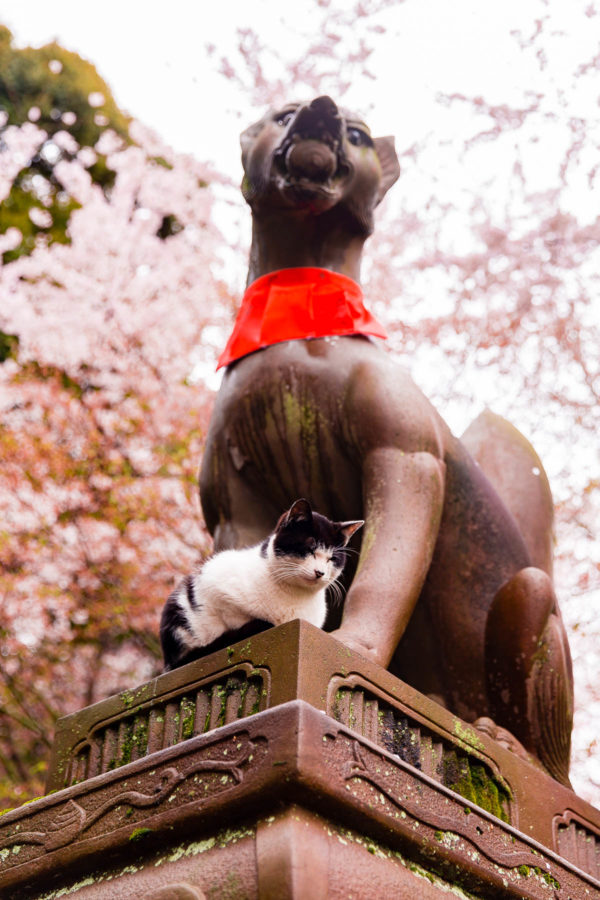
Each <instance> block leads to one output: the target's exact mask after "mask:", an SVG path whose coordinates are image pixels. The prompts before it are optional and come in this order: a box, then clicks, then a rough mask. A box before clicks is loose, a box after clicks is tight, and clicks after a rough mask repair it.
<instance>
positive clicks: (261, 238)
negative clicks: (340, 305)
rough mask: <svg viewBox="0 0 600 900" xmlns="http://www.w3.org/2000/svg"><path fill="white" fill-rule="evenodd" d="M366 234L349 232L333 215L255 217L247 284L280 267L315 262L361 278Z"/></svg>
mask: <svg viewBox="0 0 600 900" xmlns="http://www.w3.org/2000/svg"><path fill="white" fill-rule="evenodd" d="M365 239H366V235H363V234H349V233H348V228H347V227H342V226H341V225H340V224H339V223H336V221H335V218H334V217H333V216H330V215H327V214H323V215H320V216H310V215H304V216H300V215H299V214H292V213H287V214H286V215H285V216H280V215H271V216H261V217H260V218H259V217H257V216H256V215H254V216H253V217H252V246H251V248H250V264H249V271H248V284H251V283H252V282H253V281H256V279H257V278H260V277H261V275H268V274H269V273H270V272H275V271H277V270H278V269H290V268H296V267H300V266H316V267H318V268H321V269H329V270H330V271H332V272H339V273H340V274H342V275H347V276H348V277H349V278H352V279H353V280H354V281H356V282H360V262H361V256H362V249H363V244H364V242H365Z"/></svg>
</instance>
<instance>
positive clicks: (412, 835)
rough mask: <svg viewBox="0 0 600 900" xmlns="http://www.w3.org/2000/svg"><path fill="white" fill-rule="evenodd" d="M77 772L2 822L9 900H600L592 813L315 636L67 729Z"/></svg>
mask: <svg viewBox="0 0 600 900" xmlns="http://www.w3.org/2000/svg"><path fill="white" fill-rule="evenodd" d="M315 660H318V661H319V662H318V665H316V664H315ZM186 670H187V671H186ZM240 672H242V673H245V674H244V677H243V678H242V676H241V675H240V674H239V673H240ZM236 673H237V674H236ZM228 679H233V680H232V681H228ZM253 679H254V681H253ZM257 679H260V684H261V685H262V687H261V688H260V690H259V689H258V687H257V684H258V683H259V682H258V681H257ZM228 684H229V687H227V685H228ZM252 684H253V685H254V687H253V689H252V690H251V688H250V686H249V685H252ZM215 685H217V686H219V685H220V686H221V688H220V693H219V690H217V688H216V687H215ZM276 686H277V687H276ZM285 690H289V692H290V693H292V694H296V695H297V696H300V697H301V698H303V699H293V698H292V699H288V700H287V702H286V699H285V698H284V697H282V693H284V692H285ZM315 692H316V693H315ZM307 694H309V695H310V697H309V698H308V699H309V700H311V701H312V702H306V695H307ZM275 697H276V698H277V701H278V702H277V703H275V704H273V703H272V700H273V698H275ZM251 701H252V702H251ZM373 704H375V705H373ZM257 705H258V706H259V707H260V706H261V705H262V706H263V707H264V708H263V709H262V710H260V711H258V712H255V711H253V710H254V709H255V708H256V706H257ZM317 706H321V707H322V709H318V708H315V707H317ZM192 713H193V714H192ZM161 718H162V721H159V720H160V719H161ZM219 718H221V719H227V718H229V721H228V722H227V724H222V725H219V724H217V727H216V728H211V729H210V730H207V731H204V726H207V725H208V726H210V725H211V723H212V722H213V720H215V722H216V723H218V721H219ZM144 722H145V723H146V726H145V728H144V727H143V723H144ZM200 726H202V731H201V733H196V734H194V732H195V731H200V730H201V729H200ZM159 734H160V735H162V738H161V741H162V746H161V747H160V748H157V749H153V745H152V741H155V742H158V737H157V735H159ZM165 735H167V737H168V738H169V743H170V745H166V744H167V742H166V741H165ZM136 736H137V738H136ZM107 748H108V749H107ZM109 750H110V753H109ZM134 756H137V758H133V757H134ZM82 759H84V760H85V761H86V763H85V764H86V766H88V767H89V766H91V765H92V763H93V764H94V765H97V766H99V768H100V769H101V771H99V772H98V773H97V774H92V773H90V775H89V777H87V778H86V777H85V775H86V772H85V771H84V770H83V764H82V763H81V760H82ZM94 760H96V762H94ZM77 772H79V773H80V774H83V775H84V780H83V781H81V782H79V783H73V784H71V785H70V786H68V787H64V788H62V789H59V790H58V791H57V792H56V793H53V794H50V795H48V796H47V797H45V798H43V799H41V800H38V801H35V802H34V803H31V804H29V805H27V806H24V807H21V808H20V809H17V810H13V811H12V812H10V813H7V814H6V815H4V816H3V817H1V818H0V896H1V897H7V898H15V897H18V898H19V900H21V898H23V900H26V898H32V897H36V898H47V900H51V898H56V900H58V898H59V897H64V896H74V897H76V898H82V900H92V898H110V900H112V898H115V900H118V898H121V897H122V898H124V900H125V898H127V900H129V898H132V897H140V898H141V897H143V898H148V900H194V898H196V900H198V898H202V897H206V898H273V900H285V898H288V897H289V898H305V897H306V898H310V900H320V898H323V900H325V898H336V897H339V898H344V900H348V898H352V897H354V898H357V900H359V898H360V900H362V898H364V900H369V898H374V900H375V898H377V900H379V898H381V897H383V896H393V897H395V898H396V897H398V898H404V897H406V898H409V897H410V900H414V898H424V900H429V898H434V897H438V896H440V897H441V896H442V895H443V894H446V896H447V892H448V889H449V888H452V890H453V891H454V893H455V895H456V894H457V895H458V896H465V897H470V896H476V897H485V898H491V897H527V898H553V900H569V898H570V900H583V898H600V881H598V880H597V877H598V874H599V872H600V858H599V854H598V846H599V844H600V841H599V840H598V836H599V835H600V827H599V825H600V813H598V811H597V810H595V809H594V808H593V807H591V806H589V804H585V803H584V802H583V801H581V800H580V799H579V798H577V797H576V796H575V795H574V794H573V793H572V792H571V791H568V790H567V789H566V788H563V787H561V786H560V785H557V784H556V782H554V781H553V780H552V779H551V778H549V777H548V776H547V775H545V774H544V773H542V772H540V771H539V770H538V769H535V768H533V767H532V766H530V765H529V764H528V763H527V762H524V761H523V760H521V759H518V758H517V757H515V756H514V754H511V753H510V752H509V751H508V750H506V749H504V748H502V747H500V746H499V745H497V744H495V743H494V742H493V741H491V740H490V739H489V738H488V737H487V736H486V735H478V734H477V733H476V732H474V731H473V729H472V728H470V727H469V726H467V725H466V724H465V723H462V722H460V720H458V719H456V718H455V717H453V716H451V715H450V714H449V713H448V712H447V711H446V710H443V709H441V708H440V707H438V706H437V705H436V704H434V703H432V701H430V700H427V699H426V698H424V697H421V696H420V695H418V694H416V692H414V691H411V689H410V688H408V687H407V686H406V685H404V684H402V683H401V682H399V681H397V679H394V678H392V677H391V676H389V674H388V673H386V672H383V671H382V670H380V669H378V668H377V667H375V666H371V665H370V664H368V663H367V662H366V661H365V660H363V659H362V658H361V657H359V656H356V655H354V654H349V652H348V651H347V650H346V648H343V647H341V645H339V644H338V643H337V642H336V641H334V640H333V639H332V638H330V637H329V636H328V635H325V634H323V633H322V632H319V631H318V630H316V629H313V628H311V627H310V626H307V625H305V624H304V623H291V624H290V625H288V626H284V627H282V628H281V629H273V630H272V631H271V632H266V633H265V634H263V635H259V636H257V637H256V638H253V639H252V641H251V642H248V644H247V646H246V645H245V646H244V647H240V646H239V645H238V647H236V648H234V649H233V650H231V649H230V650H229V651H223V652H222V653H219V654H214V655H213V656H212V657H210V658H207V659H206V660H201V661H198V662H196V663H192V664H190V666H187V667H185V668H184V669H180V670H178V671H177V672H172V673H169V674H168V675H165V676H161V677H160V678H159V679H156V680H155V681H154V682H151V683H150V685H146V686H142V688H140V689H139V690H138V691H136V692H135V693H133V694H131V695H126V696H121V697H120V698H110V699H109V700H107V701H103V702H102V703H100V704H96V705H95V706H94V707H90V708H89V709H87V710H83V711H82V712H81V713H79V714H76V715H75V716H72V717H68V719H67V720H63V723H62V724H61V726H60V728H59V735H58V738H57V752H56V755H55V767H54V771H53V773H52V776H51V777H52V778H53V779H55V781H56V780H57V779H59V778H63V779H65V780H67V781H68V780H69V779H70V780H73V781H77V778H72V774H73V773H77ZM486 807H488V808H486ZM524 825H525V827H524ZM564 848H566V849H567V850H568V851H569V852H570V853H571V856H570V857H569V858H568V859H567V858H565V856H567V854H566V853H565V851H564ZM584 869H587V872H586V871H583V870H584Z"/></svg>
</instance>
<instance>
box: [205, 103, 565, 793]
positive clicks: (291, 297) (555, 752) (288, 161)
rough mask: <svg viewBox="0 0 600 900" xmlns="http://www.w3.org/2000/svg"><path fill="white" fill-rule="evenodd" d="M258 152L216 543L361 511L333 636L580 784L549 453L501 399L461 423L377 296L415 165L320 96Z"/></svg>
mask: <svg viewBox="0 0 600 900" xmlns="http://www.w3.org/2000/svg"><path fill="white" fill-rule="evenodd" d="M242 161H243V166H244V170H245V175H244V180H243V185H242V190H243V194H244V197H245V199H246V201H247V202H248V204H249V205H250V208H251V210H252V223H253V232H252V247H251V251H250V270H249V276H248V284H249V286H250V288H249V292H250V298H249V302H248V303H246V302H245V304H244V305H243V307H242V310H241V312H240V317H239V318H238V323H237V325H236V330H234V335H233V336H232V339H231V341H230V346H229V347H228V350H227V351H226V353H225V354H224V357H223V359H222V362H223V363H224V364H227V369H226V371H225V375H224V378H223V382H222V386H221V389H220V392H219V394H218V397H217V401H216V406H215V410H214V413H213V417H212V421H211V425H210V429H209V434H208V438H207V444H206V450H205V454H204V458H203V463H202V470H201V475H200V489H201V500H202V507H203V511H204V515H205V518H206V523H207V525H208V528H209V530H210V531H211V533H212V534H213V535H214V540H215V547H216V549H217V550H223V549H226V548H229V547H243V546H248V545H251V544H253V543H256V542H257V541H259V540H262V539H263V538H264V536H265V535H266V534H268V532H269V530H270V527H271V524H272V521H273V520H274V519H275V518H276V517H277V515H278V513H279V511H280V510H281V509H283V508H285V507H286V506H287V505H289V503H290V502H291V501H292V500H293V499H294V498H295V497H299V496H304V497H309V498H310V499H311V502H312V503H314V505H315V506H316V508H318V509H319V510H322V512H323V513H324V514H326V515H327V516H329V517H331V518H332V519H335V520H346V519H356V518H358V517H360V518H362V519H364V520H365V525H364V528H363V530H362V541H361V548H360V554H359V557H358V561H357V564H356V565H355V566H354V570H355V571H351V572H350V576H349V577H348V578H347V584H348V593H347V597H346V601H345V605H344V609H343V616H342V618H341V622H340V621H339V617H338V621H337V622H336V621H333V620H332V621H331V622H330V627H331V628H333V636H334V637H336V638H338V639H339V640H341V641H343V642H345V643H346V644H347V645H348V646H350V647H352V648H353V649H355V650H357V651H359V652H361V653H362V654H363V655H365V656H366V657H368V658H370V659H371V660H374V661H375V662H377V663H379V664H380V665H382V666H385V667H387V668H388V669H389V670H390V671H391V672H393V673H394V674H396V675H398V676H399V677H400V678H402V679H404V680H405V681H406V682H408V683H409V684H411V685H412V686H414V687H415V688H417V689H418V690H420V691H422V692H423V693H425V694H428V695H430V696H433V697H434V698H435V699H436V700H438V702H440V703H443V704H444V705H445V706H446V707H447V708H448V709H449V710H451V711H452V712H454V713H455V714H457V715H459V716H461V717H462V718H463V719H465V720H466V721H468V722H475V723H477V720H479V719H482V720H483V722H482V723H481V727H484V728H491V733H493V734H496V736H498V735H500V734H501V733H502V730H504V729H505V730H507V731H509V732H510V733H511V735H513V736H515V737H516V738H517V739H518V740H517V741H513V742H512V748H513V749H516V750H517V752H521V753H525V752H526V754H527V755H528V757H529V758H530V760H532V761H533V762H534V763H536V764H541V765H542V766H543V767H544V768H545V769H546V771H547V772H549V773H550V774H551V775H552V776H553V777H555V778H556V779H557V780H559V781H560V782H562V783H563V784H566V785H569V780H568V768H569V752H570V735H571V728H572V708H573V698H572V674H571V662H570V655H569V649H568V644H567V640H566V635H565V631H564V628H563V624H562V620H561V618H560V613H559V610H558V607H557V602H556V597H555V594H554V590H553V587H552V581H551V530H552V504H551V498H550V493H549V489H548V485H547V480H546V478H545V475H544V472H543V469H542V468H541V463H540V462H539V459H538V458H537V456H536V455H535V453H534V451H533V449H532V448H531V447H530V445H529V444H528V443H527V442H526V441H525V439H524V438H523V437H522V436H521V435H520V434H519V433H518V432H517V431H516V429H513V428H512V426H509V425H508V423H506V422H504V420H501V419H500V418H499V417H495V416H493V415H492V414H490V413H488V414H483V415H482V416H481V417H480V418H479V419H478V420H477V421H476V423H474V425H473V426H471V428H470V429H469V430H468V431H467V433H466V434H465V435H463V439H462V440H458V439H457V438H456V437H454V436H453V435H452V433H451V432H450V430H449V428H448V427H447V425H446V424H445V422H444V420H443V419H442V418H441V417H440V415H439V414H438V413H437V412H436V410H435V409H434V408H433V407H432V405H431V404H430V403H429V402H428V400H427V399H426V398H425V397H424V395H423V394H422V393H421V391H420V390H419V389H418V387H417V386H416V385H415V384H414V383H413V381H412V380H411V378H410V377H409V376H408V374H406V372H405V371H404V370H403V369H401V368H400V367H399V366H398V365H397V364H395V363H394V361H393V360H392V359H391V357H390V356H389V355H387V354H386V353H385V352H384V351H383V350H382V349H381V347H380V346H378V345H377V344H376V343H375V342H374V341H373V340H372V338H371V335H374V334H380V333H381V332H380V327H379V326H378V324H377V323H376V322H375V320H374V319H373V318H372V317H371V316H369V314H368V313H367V312H366V310H365V309H364V307H362V299H361V293H360V288H359V287H358V284H357V282H358V280H359V268H360V259H361V253H362V247H363V244H364V241H365V240H366V238H367V237H368V236H369V234H370V233H371V231H372V229H373V212H374V208H375V206H376V205H377V203H378V202H379V201H380V200H381V199H382V197H383V195H384V194H385V192H386V191H387V189H388V188H389V187H390V186H391V185H392V184H393V183H394V181H395V180H396V179H397V177H398V175H399V165H398V160H397V157H396V153H395V150H394V143H393V139H392V138H376V139H373V138H372V137H371V135H370V132H369V129H368V128H367V126H366V125H365V124H364V122H362V121H361V119H360V118H359V117H358V116H356V115H355V114H354V113H352V112H349V111H347V110H342V109H339V108H338V107H337V106H336V105H335V103H334V102H333V101H332V100H331V99H330V98H329V97H318V98H317V99H315V100H313V101H312V102H310V103H291V104H289V105H286V106H284V107H283V108H282V109H277V110H274V111H271V112H269V113H268V114H267V115H265V116H264V118H262V119H261V120H260V121H259V122H257V123H256V124H255V125H253V126H251V127H250V128H249V129H248V130H247V131H245V132H244V134H243V135H242ZM247 293H248V292H247ZM351 568H352V567H351V566H348V569H349V570H350V569H351ZM336 626H337V627H336ZM489 719H492V720H493V722H492V723H490V722H489ZM494 723H495V725H494ZM494 729H499V730H494ZM511 735H504V738H505V739H506V740H508V741H509V742H510V740H511ZM519 742H520V744H521V745H522V746H521V747H519ZM523 748H525V749H524V750H523Z"/></svg>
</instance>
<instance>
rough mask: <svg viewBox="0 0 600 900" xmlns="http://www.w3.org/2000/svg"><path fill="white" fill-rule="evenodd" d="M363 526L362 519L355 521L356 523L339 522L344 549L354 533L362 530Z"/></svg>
mask: <svg viewBox="0 0 600 900" xmlns="http://www.w3.org/2000/svg"><path fill="white" fill-rule="evenodd" d="M364 524H365V521H364V519H357V520H356V522H339V523H338V525H339V529H340V531H341V532H342V534H343V535H344V547H345V546H346V544H347V543H348V541H349V540H350V538H351V537H352V535H353V534H354V532H355V531H358V529H359V528H362V527H363V525H364Z"/></svg>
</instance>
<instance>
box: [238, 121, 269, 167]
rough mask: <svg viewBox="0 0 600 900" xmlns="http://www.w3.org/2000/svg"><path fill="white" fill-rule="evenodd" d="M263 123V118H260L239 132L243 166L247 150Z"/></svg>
mask: <svg viewBox="0 0 600 900" xmlns="http://www.w3.org/2000/svg"><path fill="white" fill-rule="evenodd" d="M264 123H265V120H264V118H263V119H260V121H258V122H255V123H254V125H250V126H249V127H248V128H246V130H245V131H242V133H241V134H240V145H241V148H242V164H243V166H244V168H246V157H247V156H248V152H249V150H250V148H251V146H252V143H253V141H254V139H255V138H256V137H257V135H258V134H259V133H260V131H261V129H262V127H263V125H264Z"/></svg>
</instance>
